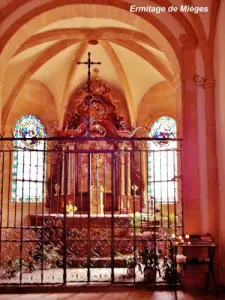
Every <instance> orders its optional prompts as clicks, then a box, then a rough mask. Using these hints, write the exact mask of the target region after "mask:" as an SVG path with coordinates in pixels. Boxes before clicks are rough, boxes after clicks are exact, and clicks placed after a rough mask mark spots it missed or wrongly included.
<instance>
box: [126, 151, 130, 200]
mask: <svg viewBox="0 0 225 300" xmlns="http://www.w3.org/2000/svg"><path fill="white" fill-rule="evenodd" d="M126 150H127V152H126V160H127V162H126V166H127V178H126V179H127V180H126V195H127V196H130V195H131V172H130V164H131V161H130V150H131V149H130V148H129V147H128V148H127V149H126Z"/></svg>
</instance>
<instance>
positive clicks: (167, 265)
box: [163, 256, 174, 284]
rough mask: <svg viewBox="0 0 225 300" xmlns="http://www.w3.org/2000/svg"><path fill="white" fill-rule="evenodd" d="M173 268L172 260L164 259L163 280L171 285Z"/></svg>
mask: <svg viewBox="0 0 225 300" xmlns="http://www.w3.org/2000/svg"><path fill="white" fill-rule="evenodd" d="M173 268H174V266H173V262H172V260H171V259H170V258H169V257H168V256H165V257H164V264H163V271H164V280H165V281H166V282H167V283H169V284H172V283H173V282H174V269H173Z"/></svg>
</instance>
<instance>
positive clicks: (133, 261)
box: [117, 250, 143, 277]
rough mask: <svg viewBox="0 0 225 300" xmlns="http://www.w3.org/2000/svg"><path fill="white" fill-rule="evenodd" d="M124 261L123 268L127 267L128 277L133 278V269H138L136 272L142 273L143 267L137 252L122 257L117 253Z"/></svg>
mask: <svg viewBox="0 0 225 300" xmlns="http://www.w3.org/2000/svg"><path fill="white" fill-rule="evenodd" d="M117 254H118V256H120V257H121V258H122V259H123V260H124V261H125V266H126V267H127V275H128V276H130V277H133V276H135V269H136V267H137V268H138V269H137V271H140V272H141V273H142V269H143V265H142V263H141V260H140V256H139V252H138V250H135V251H134V255H133V254H131V255H129V256H127V255H123V254H121V253H117Z"/></svg>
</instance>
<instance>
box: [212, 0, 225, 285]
mask: <svg viewBox="0 0 225 300" xmlns="http://www.w3.org/2000/svg"><path fill="white" fill-rule="evenodd" d="M224 20H225V1H223V0H222V1H220V10H219V15H218V20H217V29H216V40H215V55H214V66H215V68H214V74H215V80H216V86H215V87H216V90H215V96H216V129H217V157H218V175H219V193H220V200H219V199H212V201H219V216H218V217H219V238H220V267H221V268H220V271H221V272H220V281H221V282H222V283H223V284H225V217H224V213H225V184H224V180H225V179H224V178H225V131H224V130H225V89H224V83H225V54H224V49H225V39H224V24H225V23H224Z"/></svg>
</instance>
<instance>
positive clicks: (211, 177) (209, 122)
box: [203, 78, 219, 240]
mask: <svg viewBox="0 0 225 300" xmlns="http://www.w3.org/2000/svg"><path fill="white" fill-rule="evenodd" d="M203 88H204V90H205V119H206V164H207V194H208V197H207V200H208V201H207V204H206V205H207V206H208V216H207V218H208V231H209V232H210V233H211V234H212V236H213V238H214V239H216V240H217V238H218V204H219V191H218V173H217V155H216V153H217V152H216V122H215V121H216V120H215V82H214V80H213V79H212V78H210V79H207V80H206V81H205V82H204V83H203Z"/></svg>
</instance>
